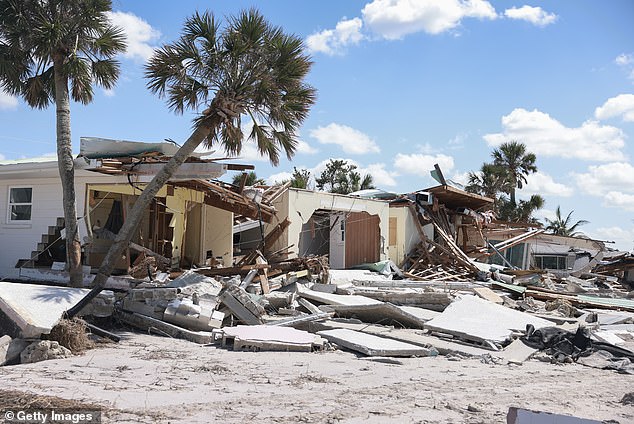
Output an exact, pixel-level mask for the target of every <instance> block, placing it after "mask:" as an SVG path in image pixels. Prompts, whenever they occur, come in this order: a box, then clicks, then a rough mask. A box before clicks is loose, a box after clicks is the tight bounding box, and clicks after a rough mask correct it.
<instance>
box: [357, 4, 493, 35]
mask: <svg viewBox="0 0 634 424" xmlns="http://www.w3.org/2000/svg"><path fill="white" fill-rule="evenodd" d="M361 13H362V15H363V21H364V23H365V24H366V26H367V27H368V28H370V29H371V30H372V31H373V32H374V33H376V34H379V35H381V36H382V37H384V38H386V39H389V40H396V39H400V38H402V37H404V36H405V35H408V34H413V33H417V32H421V31H424V32H426V33H428V34H440V33H442V32H445V31H449V30H451V29H454V28H456V27H457V26H458V25H460V22H461V21H462V19H464V18H480V19H495V18H496V17H497V14H496V13H495V9H494V8H493V6H492V5H491V4H490V3H489V2H488V1H483V0H466V1H461V0H443V1H436V0H374V1H373V2H371V3H368V4H366V5H365V7H364V8H363V10H362V11H361Z"/></svg>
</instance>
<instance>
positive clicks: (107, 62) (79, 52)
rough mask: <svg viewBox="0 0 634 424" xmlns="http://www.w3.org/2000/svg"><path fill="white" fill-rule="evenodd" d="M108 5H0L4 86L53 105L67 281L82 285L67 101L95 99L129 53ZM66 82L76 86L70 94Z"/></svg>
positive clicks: (34, 102)
mask: <svg viewBox="0 0 634 424" xmlns="http://www.w3.org/2000/svg"><path fill="white" fill-rule="evenodd" d="M111 9H112V7H111V2H110V1H109V0H64V1H61V0H0V88H1V89H3V90H5V91H6V92H8V93H10V94H12V95H15V96H21V97H22V98H23V99H24V101H25V102H26V103H27V104H28V105H29V106H31V107H34V108H38V109H44V108H46V107H48V106H49V105H50V104H51V103H55V105H56V126H57V161H58V166H59V174H60V178H61V181H62V191H63V196H62V201H63V208H64V222H65V226H66V255H67V266H68V269H69V273H70V284H71V285H72V286H81V283H82V275H81V245H80V241H79V234H78V232H77V212H76V207H75V188H74V180H75V173H74V164H73V152H72V145H71V134H70V99H71V98H72V99H73V100H74V101H76V102H80V103H83V104H87V103H90V102H91V101H92V100H93V87H92V85H93V84H96V85H99V86H101V87H104V88H106V89H110V88H112V87H114V85H115V83H116V81H117V78H118V76H119V63H118V62H117V61H116V60H114V59H113V58H114V57H115V55H117V54H118V53H120V52H123V51H124V50H125V47H126V45H125V41H124V40H125V38H124V36H123V32H122V31H121V30H120V29H119V28H117V27H115V26H112V25H111V24H110V21H109V20H108V18H107V15H106V13H107V12H109V11H110V10H111ZM69 83H70V87H71V89H70V90H69Z"/></svg>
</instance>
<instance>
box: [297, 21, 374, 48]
mask: <svg viewBox="0 0 634 424" xmlns="http://www.w3.org/2000/svg"><path fill="white" fill-rule="evenodd" d="M362 26H363V22H362V21H361V19H359V18H353V19H345V18H344V19H343V20H341V21H339V22H338V23H337V26H336V27H335V29H326V30H323V31H320V32H317V33H315V34H312V35H309V36H308V38H307V39H306V45H307V46H308V48H309V49H310V50H311V51H313V52H319V53H325V54H328V55H335V54H342V53H343V52H344V51H345V48H346V47H347V46H349V45H355V44H358V43H359V42H360V41H361V40H362V39H363V35H362V34H361V27H362Z"/></svg>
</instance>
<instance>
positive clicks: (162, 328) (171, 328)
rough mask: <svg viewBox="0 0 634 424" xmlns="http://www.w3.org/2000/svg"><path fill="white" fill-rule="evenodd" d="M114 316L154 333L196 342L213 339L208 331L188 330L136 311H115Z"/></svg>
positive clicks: (205, 342)
mask: <svg viewBox="0 0 634 424" xmlns="http://www.w3.org/2000/svg"><path fill="white" fill-rule="evenodd" d="M115 314H116V317H117V318H119V319H120V320H121V321H123V322H126V323H128V324H130V325H132V326H134V327H136V328H139V329H141V330H144V331H148V332H150V331H152V332H153V333H154V334H160V335H163V336H165V335H167V336H169V337H173V338H175V339H183V340H189V341H190V342H194V343H198V344H209V343H212V342H213V341H214V338H213V334H212V333H211V332H209V331H190V330H187V329H185V328H182V327H179V326H177V325H174V324H170V323H168V322H165V321H161V320H158V319H154V318H151V317H148V316H145V315H141V314H137V313H136V312H132V313H130V312H124V311H119V310H117V311H115Z"/></svg>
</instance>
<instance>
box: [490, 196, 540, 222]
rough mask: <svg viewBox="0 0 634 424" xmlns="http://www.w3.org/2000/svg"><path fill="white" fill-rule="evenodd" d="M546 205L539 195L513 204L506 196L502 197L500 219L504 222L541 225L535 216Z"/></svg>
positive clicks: (500, 200) (499, 208) (499, 207)
mask: <svg viewBox="0 0 634 424" xmlns="http://www.w3.org/2000/svg"><path fill="white" fill-rule="evenodd" d="M544 203H545V200H544V198H543V197H542V196H540V195H539V194H533V195H532V196H531V197H530V199H528V200H520V201H519V202H518V203H514V202H512V201H511V200H510V199H509V198H507V197H506V196H501V197H500V199H499V206H498V210H497V212H498V216H499V218H500V219H501V220H503V221H509V222H523V223H527V224H539V221H538V220H537V219H535V218H534V217H533V214H534V213H535V211H537V210H539V209H541V208H542V207H543V206H544Z"/></svg>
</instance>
